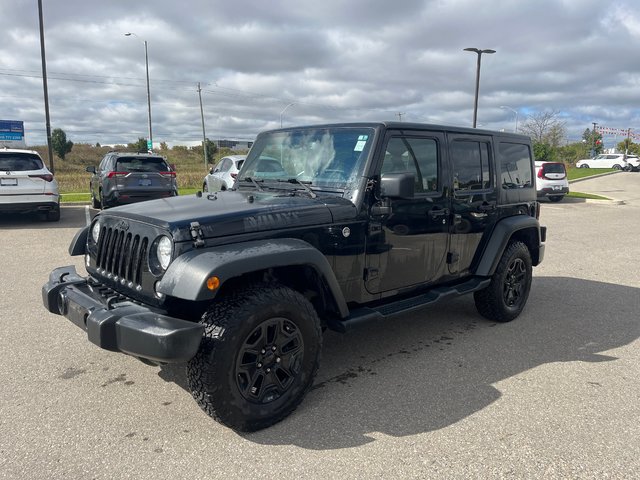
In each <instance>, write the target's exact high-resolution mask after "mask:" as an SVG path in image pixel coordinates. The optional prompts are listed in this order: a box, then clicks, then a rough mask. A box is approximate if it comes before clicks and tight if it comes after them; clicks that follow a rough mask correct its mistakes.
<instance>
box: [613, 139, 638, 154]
mask: <svg viewBox="0 0 640 480" xmlns="http://www.w3.org/2000/svg"><path fill="white" fill-rule="evenodd" d="M616 149H617V150H618V151H619V152H626V153H627V154H628V155H638V154H640V144H638V143H633V141H632V140H631V139H630V138H625V139H624V140H623V141H621V142H620V143H618V145H616Z"/></svg>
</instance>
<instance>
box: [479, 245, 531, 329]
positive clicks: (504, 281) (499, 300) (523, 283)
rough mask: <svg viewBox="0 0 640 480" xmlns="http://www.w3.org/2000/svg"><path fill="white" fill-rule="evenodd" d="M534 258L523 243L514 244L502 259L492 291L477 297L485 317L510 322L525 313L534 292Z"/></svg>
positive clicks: (488, 288) (480, 291) (483, 290)
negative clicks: (523, 311)
mask: <svg viewBox="0 0 640 480" xmlns="http://www.w3.org/2000/svg"><path fill="white" fill-rule="evenodd" d="M531 274H532V267H531V254H530V253H529V249H528V248H527V246H526V245H525V244H524V243H522V242H518V241H516V242H511V243H510V244H509V245H508V246H507V248H506V249H505V251H504V253H503V254H502V258H501V259H500V263H498V266H497V268H496V271H495V272H494V274H493V276H492V277H491V283H490V284H489V286H488V287H486V288H484V289H482V290H479V291H477V292H475V293H474V294H473V298H474V300H475V304H476V308H477V309H478V312H479V313H480V315H482V316H483V317H485V318H487V319H489V320H494V321H496V322H510V321H511V320H513V319H514V318H516V317H517V316H518V315H520V312H522V309H523V308H524V306H525V304H526V303H527V298H528V297H529V290H530V289H531Z"/></svg>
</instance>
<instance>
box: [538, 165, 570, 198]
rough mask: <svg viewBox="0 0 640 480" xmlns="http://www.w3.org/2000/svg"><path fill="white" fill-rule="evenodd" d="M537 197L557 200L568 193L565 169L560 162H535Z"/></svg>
mask: <svg viewBox="0 0 640 480" xmlns="http://www.w3.org/2000/svg"><path fill="white" fill-rule="evenodd" d="M536 190H537V192H538V198H548V199H549V200H551V201H552V202H559V201H560V200H562V199H563V198H564V196H565V195H566V194H567V193H569V181H568V180H567V169H566V168H565V166H564V163H561V162H536Z"/></svg>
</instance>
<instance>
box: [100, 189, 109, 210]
mask: <svg viewBox="0 0 640 480" xmlns="http://www.w3.org/2000/svg"><path fill="white" fill-rule="evenodd" d="M98 197H99V198H100V200H98V203H99V204H100V209H101V210H104V209H105V208H107V205H106V203H105V201H104V197H103V196H102V189H100V190H98Z"/></svg>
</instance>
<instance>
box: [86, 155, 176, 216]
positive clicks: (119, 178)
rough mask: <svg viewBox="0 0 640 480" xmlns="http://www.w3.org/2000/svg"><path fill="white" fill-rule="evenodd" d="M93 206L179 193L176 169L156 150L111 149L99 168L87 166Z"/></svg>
mask: <svg viewBox="0 0 640 480" xmlns="http://www.w3.org/2000/svg"><path fill="white" fill-rule="evenodd" d="M87 172H89V173H92V174H93V175H92V176H91V180H90V181H89V190H90V192H91V203H92V205H93V208H108V207H113V206H116V205H123V204H127V203H134V202H141V201H144V200H152V199H156V198H165V197H173V196H176V195H178V186H177V183H176V172H175V169H174V168H172V166H171V165H169V164H168V163H167V160H166V158H164V157H163V156H161V155H157V154H153V153H129V152H109V153H107V154H106V155H105V157H104V158H103V159H102V161H101V162H100V165H98V168H97V169H96V167H94V166H91V167H87Z"/></svg>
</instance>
